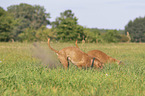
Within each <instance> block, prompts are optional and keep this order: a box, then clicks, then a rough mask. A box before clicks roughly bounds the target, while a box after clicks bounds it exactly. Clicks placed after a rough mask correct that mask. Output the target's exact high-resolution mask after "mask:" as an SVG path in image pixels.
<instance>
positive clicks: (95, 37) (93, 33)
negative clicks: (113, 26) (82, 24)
mask: <svg viewBox="0 0 145 96" xmlns="http://www.w3.org/2000/svg"><path fill="white" fill-rule="evenodd" d="M84 33H85V35H86V38H85V40H86V41H87V42H96V43H98V42H102V39H101V36H100V35H101V34H100V31H99V30H98V29H94V28H92V29H89V28H85V29H84Z"/></svg>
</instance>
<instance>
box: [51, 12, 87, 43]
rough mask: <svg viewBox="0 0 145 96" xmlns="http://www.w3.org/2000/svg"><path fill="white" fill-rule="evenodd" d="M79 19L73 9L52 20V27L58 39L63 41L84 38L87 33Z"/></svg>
mask: <svg viewBox="0 0 145 96" xmlns="http://www.w3.org/2000/svg"><path fill="white" fill-rule="evenodd" d="M77 20H78V19H77V18H76V17H75V16H74V14H73V13H72V11H71V10H66V11H64V12H63V13H60V17H58V18H56V20H55V21H54V22H52V29H53V30H55V31H56V37H57V39H58V40H62V41H70V40H76V39H78V40H82V39H83V36H84V35H85V34H84V32H83V29H84V28H83V27H82V26H80V25H78V23H77Z"/></svg>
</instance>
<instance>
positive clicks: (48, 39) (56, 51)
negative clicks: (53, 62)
mask: <svg viewBox="0 0 145 96" xmlns="http://www.w3.org/2000/svg"><path fill="white" fill-rule="evenodd" d="M48 46H49V48H50V49H51V50H52V51H54V52H56V53H59V51H57V50H55V49H53V48H52V47H51V46H50V38H48Z"/></svg>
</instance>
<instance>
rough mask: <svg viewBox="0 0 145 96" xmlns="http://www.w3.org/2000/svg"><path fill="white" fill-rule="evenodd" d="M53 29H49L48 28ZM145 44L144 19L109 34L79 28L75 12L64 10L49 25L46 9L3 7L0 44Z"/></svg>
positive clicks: (105, 31)
mask: <svg viewBox="0 0 145 96" xmlns="http://www.w3.org/2000/svg"><path fill="white" fill-rule="evenodd" d="M48 25H49V26H51V28H48V27H47V26H48ZM127 32H129V33H130V37H131V41H133V42H144V41H145V17H144V18H141V17H140V18H136V19H135V20H134V21H129V23H128V24H127V25H126V26H125V30H107V29H98V28H86V27H83V26H81V25H79V24H78V18H77V17H76V16H75V14H74V13H73V12H72V10H65V11H64V12H61V13H60V16H59V17H57V18H56V19H55V21H52V22H51V21H50V13H47V12H46V10H45V8H44V7H43V6H39V5H34V6H32V5H29V4H26V3H21V4H19V5H11V6H9V7H7V11H6V10H4V9H3V8H2V7H0V41H5V42H7V41H10V40H14V41H21V42H34V41H46V40H47V38H48V37H49V38H52V40H55V41H59V42H71V41H75V40H78V41H82V40H85V41H86V42H97V43H98V42H108V43H110V42H127V41H128V40H129V38H128V36H127V35H126V34H127Z"/></svg>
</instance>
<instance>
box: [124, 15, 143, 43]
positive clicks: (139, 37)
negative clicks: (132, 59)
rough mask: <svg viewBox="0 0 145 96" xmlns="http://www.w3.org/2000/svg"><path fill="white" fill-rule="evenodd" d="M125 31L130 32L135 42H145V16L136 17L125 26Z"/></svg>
mask: <svg viewBox="0 0 145 96" xmlns="http://www.w3.org/2000/svg"><path fill="white" fill-rule="evenodd" d="M125 32H126V33H127V32H129V33H130V36H131V40H132V41H133V42H145V17H143V18H142V17H139V18H136V19H135V20H133V21H129V23H128V24H127V25H126V26H125Z"/></svg>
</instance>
